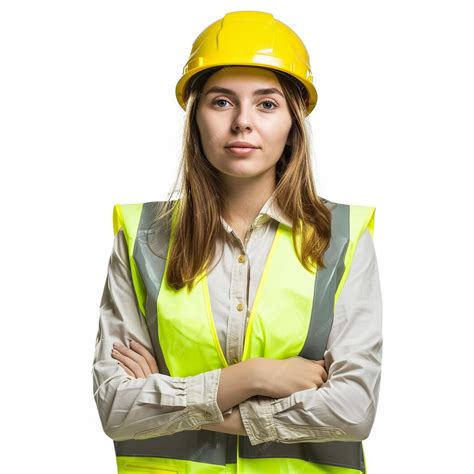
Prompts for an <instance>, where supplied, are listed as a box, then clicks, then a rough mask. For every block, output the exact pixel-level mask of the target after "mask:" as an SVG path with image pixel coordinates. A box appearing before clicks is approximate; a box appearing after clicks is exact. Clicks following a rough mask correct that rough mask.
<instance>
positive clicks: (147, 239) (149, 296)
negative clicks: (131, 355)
mask: <svg viewBox="0 0 474 474" xmlns="http://www.w3.org/2000/svg"><path fill="white" fill-rule="evenodd" d="M171 204H172V202H170V205H169V206H171ZM166 205H167V201H162V202H146V203H144V204H143V207H142V213H141V216H140V222H139V224H138V230H137V237H136V239H135V246H134V249H133V258H134V260H135V262H136V264H137V267H138V271H139V273H140V276H141V278H142V281H143V283H144V284H145V287H146V302H145V314H146V318H145V319H146V323H147V327H148V332H149V333H150V338H151V342H152V345H153V349H154V351H155V358H156V362H157V364H158V367H159V369H160V373H161V374H165V375H170V372H169V370H168V367H167V366H166V362H165V358H164V356H163V352H162V350H161V346H160V343H159V335H158V315H157V308H156V303H157V300H158V292H159V289H160V287H161V281H162V279H163V273H164V270H165V263H166V255H167V251H168V245H169V238H170V226H169V224H170V219H169V218H167V219H166V222H163V221H162V220H160V221H157V220H156V219H155V217H156V216H157V213H158V212H160V211H161V210H162V209H163V208H164V207H165V206H166ZM168 208H169V207H168ZM167 217H168V216H167ZM153 220H155V223H154V224H153V227H151V224H152V222H153Z"/></svg>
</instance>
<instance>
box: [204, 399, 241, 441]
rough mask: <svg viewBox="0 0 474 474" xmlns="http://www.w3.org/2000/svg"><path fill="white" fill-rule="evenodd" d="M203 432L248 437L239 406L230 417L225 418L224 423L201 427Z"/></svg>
mask: <svg viewBox="0 0 474 474" xmlns="http://www.w3.org/2000/svg"><path fill="white" fill-rule="evenodd" d="M201 429H203V430H209V431H218V432H219V433H227V434H233V435H240V436H248V435H247V431H246V430H245V427H244V424H243V422H242V417H241V416H240V408H239V406H238V405H237V406H236V407H235V408H234V409H233V410H232V413H231V414H230V415H227V416H224V421H223V422H222V423H207V424H205V425H202V426H201Z"/></svg>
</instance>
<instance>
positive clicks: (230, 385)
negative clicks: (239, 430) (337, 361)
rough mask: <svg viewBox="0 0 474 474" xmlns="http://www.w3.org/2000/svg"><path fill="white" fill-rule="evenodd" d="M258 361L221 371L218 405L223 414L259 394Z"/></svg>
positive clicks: (236, 365) (247, 362) (246, 362)
mask: <svg viewBox="0 0 474 474" xmlns="http://www.w3.org/2000/svg"><path fill="white" fill-rule="evenodd" d="M257 364H258V359H249V360H245V361H242V362H240V363H238V364H234V365H230V366H229V367H225V368H223V369H221V376H220V381H219V388H218V392H217V404H218V405H219V408H220V410H221V412H225V411H226V410H228V409H229V408H231V407H235V406H236V405H238V404H239V403H240V402H242V401H244V400H247V399H248V398H250V397H253V396H254V395H256V394H257V390H258V388H257V387H258V376H257Z"/></svg>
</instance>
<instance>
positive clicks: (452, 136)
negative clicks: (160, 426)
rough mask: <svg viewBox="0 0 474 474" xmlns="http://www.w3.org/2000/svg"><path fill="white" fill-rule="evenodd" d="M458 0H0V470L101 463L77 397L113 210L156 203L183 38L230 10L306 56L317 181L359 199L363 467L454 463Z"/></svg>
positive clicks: (461, 356)
mask: <svg viewBox="0 0 474 474" xmlns="http://www.w3.org/2000/svg"><path fill="white" fill-rule="evenodd" d="M469 6H470V5H469V2H467V1H466V2H462V1H453V0H451V1H449V2H448V1H444V2H440V1H429V2H428V1H415V0H411V1H401V0H398V1H396V2H395V1H392V2H387V1H382V2H381V1H363V0H361V1H357V2H354V1H342V0H339V1H337V2H328V1H311V2H307V1H305V2H303V1H297V0H292V1H291V2H288V1H284V2H277V1H271V2H270V1H254V2H250V1H239V2H233V1H222V0H219V1H200V2H193V3H191V2H189V3H188V4H185V3H184V2H159V1H135V2H132V1H129V2H124V1H118V0H114V1H99V0H94V1H86V0H82V1H56V2H53V1H46V0H43V1H40V2H33V1H31V2H26V1H20V0H16V1H3V2H2V3H1V6H0V68H1V73H0V82H1V84H0V134H1V135H0V154H1V182H0V185H1V186H0V192H1V222H2V224H1V225H2V231H1V233H0V235H1V242H0V244H1V249H2V252H3V253H2V274H3V278H2V295H3V296H2V299H1V302H2V307H1V308H2V310H1V316H2V318H1V324H2V335H3V341H2V343H1V344H0V347H1V350H2V356H1V361H2V389H1V394H2V422H1V425H2V429H1V431H0V432H1V435H0V436H1V437H2V440H1V446H2V453H3V454H2V467H1V471H2V472H5V473H7V472H8V473H9V472H29V471H31V470H32V469H34V471H35V472H36V471H47V472H50V473H53V472H54V473H64V472H68V473H83V472H87V473H113V472H116V468H115V456H114V450H113V443H112V441H111V440H110V439H109V438H108V437H107V436H106V435H105V434H104V433H103V432H102V429H101V425H100V421H99V417H98V414H97V410H96V406H95V403H94V400H93V397H92V375H91V367H92V360H93V353H94V343H95V337H96V332H97V327H98V315H99V313H98V308H99V301H100V297H101V293H102V289H103V285H104V282H105V277H106V268H107V263H108V258H109V255H110V252H111V250H112V240H113V230H112V208H113V204H115V203H132V202H135V203H137V202H146V201H154V200H160V199H165V198H166V197H167V193H168V191H169V189H170V186H171V185H172V184H173V180H174V178H175V173H176V171H177V167H178V160H179V153H180V147H181V131H182V125H183V117H184V112H183V110H182V109H181V108H180V107H179V106H178V103H177V102H176V99H175V96H174V87H175V84H176V82H177V80H178V79H179V77H180V74H181V70H182V67H183V66H184V64H185V62H186V60H187V57H188V55H189V52H190V48H191V44H192V42H193V40H194V39H195V37H196V36H197V35H198V34H199V33H200V32H201V31H202V30H203V29H204V28H205V27H206V26H208V25H209V24H210V23H212V22H213V21H215V20H217V19H219V18H221V17H222V16H223V15H224V14H225V13H226V12H229V11H233V10H246V9H247V10H261V11H268V12H271V13H273V14H274V16H275V17H276V18H277V19H280V20H282V21H283V22H285V23H286V24H287V25H288V26H290V27H291V28H293V29H294V30H295V31H296V32H297V33H298V35H299V36H300V37H301V38H302V39H303V41H304V42H305V44H306V46H307V48H308V50H309V52H310V56H311V63H312V68H313V73H314V81H315V85H316V88H317V90H318V93H319V101H318V104H317V106H316V108H315V110H314V111H313V113H312V114H311V115H310V121H311V126H312V130H313V150H314V157H313V159H314V166H315V174H316V184H317V190H318V193H319V194H320V195H321V196H324V197H326V198H329V199H331V200H333V201H336V202H343V203H351V204H362V205H371V206H375V207H376V208H377V211H376V218H375V234H374V241H375V245H376V250H377V256H378V262H379V270H380V276H381V283H382V290H383V302H384V367H383V375H382V382H381V389H380V400H379V406H378V412H377V418H376V421H375V424H374V426H373V429H372V432H371V434H370V437H369V438H368V439H367V440H365V441H364V448H365V453H366V461H367V467H368V473H369V474H395V473H399V472H404V473H416V474H417V473H426V472H430V474H434V473H447V472H449V473H466V472H472V471H471V469H472V460H471V454H472V441H473V436H472V426H473V421H474V420H473V416H472V413H473V408H472V392H471V391H470V379H471V378H472V362H473V358H472V348H473V347H474V342H473V331H472V330H473V324H472V318H473V316H474V312H473V310H472V284H473V279H472V265H473V263H474V262H473V252H472V245H473V224H472V204H473V199H472V191H471V190H470V185H471V182H472V178H473V172H472V167H471V164H472V161H473V158H474V156H473V150H474V146H473V110H474V93H473V84H474V72H473V60H472V58H473V51H472V44H474V30H473V28H472V18H473V16H472V13H471V12H470V11H469Z"/></svg>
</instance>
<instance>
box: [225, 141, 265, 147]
mask: <svg viewBox="0 0 474 474" xmlns="http://www.w3.org/2000/svg"><path fill="white" fill-rule="evenodd" d="M226 148H258V146H255V145H254V144H253V143H249V142H242V141H237V142H232V143H229V144H228V145H227V146H226Z"/></svg>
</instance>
